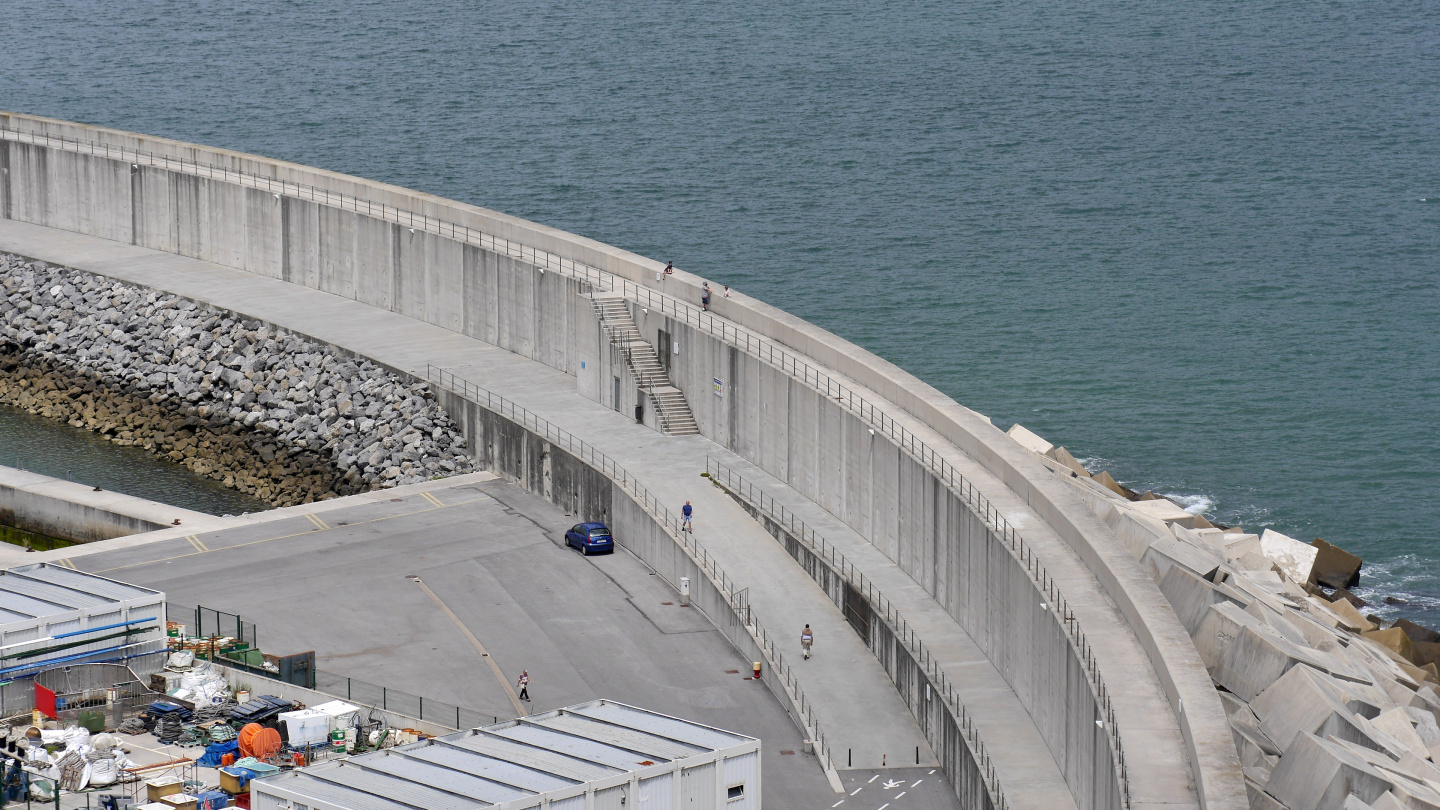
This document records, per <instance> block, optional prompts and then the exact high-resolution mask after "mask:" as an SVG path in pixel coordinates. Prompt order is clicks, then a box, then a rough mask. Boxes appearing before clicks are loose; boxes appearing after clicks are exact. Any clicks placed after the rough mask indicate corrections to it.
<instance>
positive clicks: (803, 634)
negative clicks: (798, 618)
mask: <svg viewBox="0 0 1440 810" xmlns="http://www.w3.org/2000/svg"><path fill="white" fill-rule="evenodd" d="M814 643H815V634H814V633H813V632H811V630H810V625H808V624H807V625H805V629H804V630H801V631H800V649H801V650H803V651H804V652H805V660H807V661H808V660H810V645H812V644H814Z"/></svg>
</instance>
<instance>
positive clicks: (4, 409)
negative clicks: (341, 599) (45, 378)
mask: <svg viewBox="0 0 1440 810" xmlns="http://www.w3.org/2000/svg"><path fill="white" fill-rule="evenodd" d="M0 465H3V466H6V467H18V468H22V469H26V470H29V471H31V472H37V473H40V474H41V475H48V476H51V477H54V478H61V479H64V478H67V477H68V478H69V479H70V480H73V481H77V482H79V483H82V484H92V485H96V486H100V487H103V488H104V489H107V490H110V491H112V492H123V493H124V494H126V495H134V496H135V497H137V498H145V499H147V500H152V501H159V502H161V503H167V504H170V505H172V506H179V507H183V508H185V509H193V510H194V511H196V512H204V513H206V514H210V515H239V514H243V513H245V512H263V511H266V510H268V509H271V508H273V507H272V506H271V505H270V504H268V503H266V502H265V501H262V500H260V499H258V498H254V497H251V496H249V495H246V494H244V493H242V492H236V491H235V490H232V489H228V488H226V487H225V486H224V485H223V484H221V483H220V482H219V481H215V480H213V479H210V478H205V477H203V476H200V475H196V474H195V473H193V472H191V471H190V470H188V469H186V468H185V467H184V466H183V465H180V464H176V463H174V462H170V461H166V460H163V459H159V458H156V457H155V456H153V455H151V454H150V453H149V452H147V451H145V450H143V449H141V448H139V447H122V446H120V445H116V444H112V443H110V442H108V441H106V440H105V439H102V438H100V437H99V436H98V435H96V434H94V433H91V432H90V431H88V430H80V429H77V428H72V427H70V426H69V425H67V424H64V423H62V422H57V421H54V420H52V419H46V418H45V417H43V416H35V415H32V414H29V413H26V412H25V411H23V410H20V409H19V408H14V407H11V406H9V405H0Z"/></svg>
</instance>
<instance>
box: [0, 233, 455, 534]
mask: <svg viewBox="0 0 1440 810" xmlns="http://www.w3.org/2000/svg"><path fill="white" fill-rule="evenodd" d="M0 402H5V403H8V404H11V405H15V406H18V407H21V408H24V409H26V410H28V411H30V412H31V413H37V414H40V415H43V416H47V417H50V418H54V419H61V420H64V421H67V422H69V423H70V424H71V425H73V426H75V427H80V428H86V429H89V430H93V431H95V432H97V433H100V434H101V435H103V436H105V437H106V438H108V439H110V440H111V441H114V442H117V443H120V444H128V445H138V446H141V447H144V448H145V449H147V450H151V451H153V452H155V453H157V454H159V455H162V456H164V457H166V458H169V459H171V460H173V461H176V462H179V463H182V464H184V465H185V466H187V467H189V468H190V469H191V470H194V471H195V472H197V473H200V474H202V475H206V476H209V477H212V478H216V479H219V480H221V481H223V482H224V483H225V484H226V485H227V486H230V487H233V488H235V489H238V490H240V491H242V492H247V493H250V494H253V495H255V496H256V497H259V498H262V499H265V500H268V501H270V502H272V503H276V504H281V505H289V504H295V503H305V502H309V501H313V500H319V499H323V498H327V497H333V496H335V495H349V494H353V493H357V492H364V491H367V490H371V489H377V488H384V487H392V486H397V485H400V484H409V483H415V482H418V481H423V480H428V479H431V478H436V477H442V476H448V475H452V474H457V473H464V472H471V471H472V470H473V464H472V462H471V460H470V457H469V455H468V454H467V453H466V449H465V439H464V437H463V436H462V435H461V434H460V432H459V430H458V429H457V427H456V426H455V425H454V423H452V422H451V420H450V418H449V416H447V415H446V414H445V412H444V410H442V409H441V408H440V406H439V404H438V403H436V402H435V400H434V399H433V398H432V397H431V396H430V393H429V387H428V386H427V385H426V384H424V383H411V382H409V381H407V380H405V379H402V378H401V377H399V376H398V375H396V374H393V373H391V372H389V371H387V370H385V369H383V368H380V367H379V366H376V365H375V364H373V363H371V362H369V361H367V360H364V359H357V358H349V357H345V356H342V355H340V354H338V353H337V352H335V351H334V350H333V349H331V348H330V347H327V346H324V345H321V344H319V343H316V342H314V341H311V340H307V339H305V338H303V337H299V336H296V335H293V334H288V333H285V332H281V331H277V330H276V329H274V328H271V327H269V326H267V325H265V324H263V323H260V322H258V321H253V320H249V319H245V318H242V317H239V316H236V315H235V314H233V313H229V312H226V311H223V310H218V309H215V308H213V307H210V306H207V305H204V304H197V303H195V302H193V301H188V300H185V299H182V298H178V297H176V296H173V295H169V294H166V293H161V292H156V291H154V290H147V289H144V288H141V287H137V286H134V285H131V284H125V283H122V282H118V281H114V280H112V279H107V278H104V277H102V276H96V275H92V274H89V273H83V272H80V271H78V270H73V269H70V268H64V267H57V266H54V265H49V264H45V263H43V262H36V261H31V260H28V259H24V258H20V257H16V256H9V255H0Z"/></svg>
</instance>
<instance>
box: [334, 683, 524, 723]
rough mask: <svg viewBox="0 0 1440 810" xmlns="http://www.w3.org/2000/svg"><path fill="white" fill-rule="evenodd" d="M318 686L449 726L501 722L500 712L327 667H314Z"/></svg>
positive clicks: (339, 695) (362, 702)
mask: <svg viewBox="0 0 1440 810" xmlns="http://www.w3.org/2000/svg"><path fill="white" fill-rule="evenodd" d="M315 690H316V691H318V692H324V693H325V694H327V695H334V696H335V697H337V698H340V699H342V700H345V701H348V702H350V703H358V704H360V705H362V706H373V707H375V708H378V709H384V710H385V711H389V712H395V713H396V714H403V715H405V716H406V717H413V718H415V719H416V720H424V721H426V722H429V723H434V724H436V725H439V726H448V727H449V728H457V729H467V728H476V727H478V726H488V725H491V724H492V723H498V722H500V717H499V716H498V715H490V714H481V713H480V712H478V711H476V710H474V709H467V708H464V707H463V706H457V705H455V704H454V703H446V702H445V701H443V700H432V699H429V698H425V697H422V696H420V695H415V694H411V693H409V692H405V691H401V690H399V689H391V688H389V687H387V686H381V685H379V684H374V683H371V682H369V681H365V680H361V679H359V678H351V677H349V676H348V675H337V674H335V673H333V672H325V671H324V670H316V671H315Z"/></svg>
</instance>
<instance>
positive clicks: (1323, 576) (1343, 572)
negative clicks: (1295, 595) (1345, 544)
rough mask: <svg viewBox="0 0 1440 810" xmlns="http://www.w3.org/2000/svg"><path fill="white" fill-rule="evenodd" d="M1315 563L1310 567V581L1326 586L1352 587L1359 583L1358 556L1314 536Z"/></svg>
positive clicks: (1312, 542) (1359, 564)
mask: <svg viewBox="0 0 1440 810" xmlns="http://www.w3.org/2000/svg"><path fill="white" fill-rule="evenodd" d="M1310 545H1312V546H1314V547H1315V563H1314V565H1312V566H1311V568H1310V581H1311V582H1314V583H1316V584H1317V585H1324V586H1325V587H1327V588H1353V587H1355V586H1356V585H1358V584H1359V583H1360V566H1361V565H1362V561H1361V560H1360V558H1359V557H1356V556H1355V555H1354V554H1351V553H1350V552H1348V551H1346V550H1345V549H1343V548H1340V547H1339V546H1334V545H1331V544H1330V543H1327V542H1325V541H1324V540H1321V539H1320V538H1318V537H1317V538H1315V539H1314V540H1313V541H1311V543H1310Z"/></svg>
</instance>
